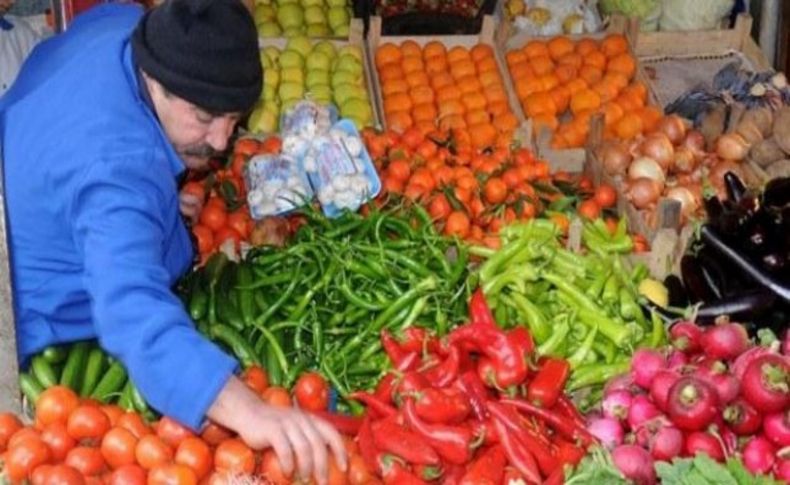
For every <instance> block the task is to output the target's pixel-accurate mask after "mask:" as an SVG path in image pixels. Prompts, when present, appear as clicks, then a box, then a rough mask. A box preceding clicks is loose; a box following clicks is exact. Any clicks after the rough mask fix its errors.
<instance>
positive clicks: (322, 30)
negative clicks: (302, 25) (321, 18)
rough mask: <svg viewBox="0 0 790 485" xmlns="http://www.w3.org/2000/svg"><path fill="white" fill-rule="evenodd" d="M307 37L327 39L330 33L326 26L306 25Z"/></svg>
mask: <svg viewBox="0 0 790 485" xmlns="http://www.w3.org/2000/svg"><path fill="white" fill-rule="evenodd" d="M306 32H307V35H309V36H310V37H329V36H331V35H332V31H331V30H330V29H329V26H328V25H326V24H307V29H306Z"/></svg>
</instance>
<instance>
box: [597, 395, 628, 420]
mask: <svg viewBox="0 0 790 485" xmlns="http://www.w3.org/2000/svg"><path fill="white" fill-rule="evenodd" d="M632 402H633V396H632V395H631V393H630V392H628V391H625V390H623V389H618V390H615V391H612V392H610V393H609V394H607V395H605V396H604V398H603V402H602V403H601V408H602V409H603V415H604V416H605V417H607V418H612V419H616V420H618V421H624V420H625V419H626V418H627V417H628V410H629V409H630V408H631V403H632Z"/></svg>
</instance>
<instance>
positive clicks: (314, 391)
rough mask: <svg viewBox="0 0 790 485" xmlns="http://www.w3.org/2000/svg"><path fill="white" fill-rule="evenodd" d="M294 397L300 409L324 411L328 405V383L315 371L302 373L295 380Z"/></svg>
mask: <svg viewBox="0 0 790 485" xmlns="http://www.w3.org/2000/svg"><path fill="white" fill-rule="evenodd" d="M294 397H295V398H296V402H297V403H298V404H299V407H300V408H302V409H306V410H307V411H325V410H326V409H327V407H328V406H329V384H327V383H326V379H324V378H323V377H322V376H321V374H318V373H317V372H307V373H304V374H302V375H301V376H300V377H299V380H297V381H296V385H295V386H294Z"/></svg>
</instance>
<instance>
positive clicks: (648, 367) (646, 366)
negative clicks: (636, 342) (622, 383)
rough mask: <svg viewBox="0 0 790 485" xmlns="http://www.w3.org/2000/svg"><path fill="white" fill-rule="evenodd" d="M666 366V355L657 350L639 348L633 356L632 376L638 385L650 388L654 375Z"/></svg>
mask: <svg viewBox="0 0 790 485" xmlns="http://www.w3.org/2000/svg"><path fill="white" fill-rule="evenodd" d="M666 367H667V359H666V357H664V354H662V353H661V352H659V351H657V350H653V349H639V350H637V351H636V352H634V356H633V357H632V358H631V376H632V377H633V379H634V382H635V383H636V385H638V386H639V387H641V388H642V389H650V383H651V382H652V380H653V377H654V376H655V375H656V373H657V372H658V371H660V370H662V369H665V368H666Z"/></svg>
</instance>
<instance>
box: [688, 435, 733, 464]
mask: <svg viewBox="0 0 790 485" xmlns="http://www.w3.org/2000/svg"><path fill="white" fill-rule="evenodd" d="M698 453H705V454H707V455H708V456H709V457H711V458H713V459H714V460H716V461H718V462H723V461H724V448H722V445H721V441H719V439H718V438H716V437H715V436H713V435H712V434H710V433H705V432H704V431H695V432H693V433H689V434H688V435H687V436H686V444H685V454H686V455H687V456H694V455H696V454H698Z"/></svg>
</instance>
